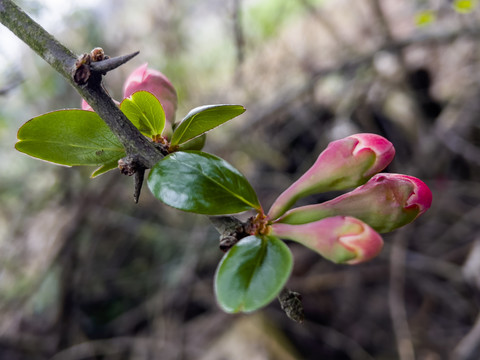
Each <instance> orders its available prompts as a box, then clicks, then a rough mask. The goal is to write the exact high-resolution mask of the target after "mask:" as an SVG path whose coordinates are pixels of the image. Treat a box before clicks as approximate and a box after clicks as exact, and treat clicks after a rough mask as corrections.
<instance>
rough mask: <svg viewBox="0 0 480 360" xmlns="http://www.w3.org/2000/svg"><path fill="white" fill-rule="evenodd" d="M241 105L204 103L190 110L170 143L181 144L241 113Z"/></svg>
mask: <svg viewBox="0 0 480 360" xmlns="http://www.w3.org/2000/svg"><path fill="white" fill-rule="evenodd" d="M244 112H245V108H244V107H243V106H241V105H205V106H200V107H197V108H195V109H193V110H191V111H190V112H189V113H188V114H187V116H185V118H184V119H183V120H182V121H181V122H180V124H179V125H178V126H177V128H176V129H175V131H174V132H173V136H172V141H171V143H172V145H178V144H182V143H184V142H186V141H188V140H191V139H193V138H195V137H197V136H199V135H202V134H203V133H205V132H207V131H209V130H212V129H213V128H216V127H217V126H219V125H221V124H223V123H225V122H227V121H228V120H231V119H233V118H234V117H236V116H238V115H240V114H243V113H244Z"/></svg>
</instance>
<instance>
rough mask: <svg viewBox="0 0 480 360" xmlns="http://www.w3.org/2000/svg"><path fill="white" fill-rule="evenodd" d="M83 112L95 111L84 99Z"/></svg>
mask: <svg viewBox="0 0 480 360" xmlns="http://www.w3.org/2000/svg"><path fill="white" fill-rule="evenodd" d="M82 110H87V111H93V109H92V107H91V106H90V105H88V103H87V102H86V101H85V100H84V99H82Z"/></svg>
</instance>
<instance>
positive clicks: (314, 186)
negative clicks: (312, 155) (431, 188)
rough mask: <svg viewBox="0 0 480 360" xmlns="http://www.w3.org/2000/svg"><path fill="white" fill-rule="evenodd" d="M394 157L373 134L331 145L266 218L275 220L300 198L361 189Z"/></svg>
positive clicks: (385, 142) (385, 143)
mask: <svg viewBox="0 0 480 360" xmlns="http://www.w3.org/2000/svg"><path fill="white" fill-rule="evenodd" d="M394 156H395V149H394V147H393V145H392V143H391V142H390V141H388V140H387V139H385V138H384V137H382V136H379V135H375V134H356V135H352V136H349V137H346V138H344V139H340V140H337V141H333V142H331V143H330V144H329V145H328V147H327V148H326V149H325V150H324V151H323V152H322V153H321V154H320V155H319V156H318V158H317V161H315V163H314V164H313V166H312V167H311V168H310V169H308V170H307V172H306V173H305V174H303V175H302V176H301V177H300V179H298V180H297V181H296V182H294V183H293V184H292V185H291V186H290V187H289V188H288V189H287V190H285V191H284V192H283V193H282V194H281V195H280V196H279V197H278V198H277V200H275V202H274V204H273V205H272V207H271V208H270V211H269V212H268V216H269V218H270V219H271V220H275V219H277V218H278V217H280V216H281V215H283V214H284V213H285V212H286V211H287V210H288V209H289V208H290V207H291V206H292V205H293V204H295V202H296V201H297V200H298V199H300V198H302V197H305V196H308V195H311V194H315V193H320V192H325V191H331V190H344V189H348V188H352V187H355V186H358V185H361V184H363V183H365V182H366V181H367V180H368V179H369V178H370V177H371V176H372V175H374V174H376V173H377V172H379V171H381V170H383V169H384V168H385V167H386V166H387V165H388V164H389V163H390V162H391V161H392V159H393V157H394Z"/></svg>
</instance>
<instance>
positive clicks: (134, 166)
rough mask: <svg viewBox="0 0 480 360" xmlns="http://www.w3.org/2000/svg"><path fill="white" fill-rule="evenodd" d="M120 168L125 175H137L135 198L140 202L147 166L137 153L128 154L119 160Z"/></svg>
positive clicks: (136, 201)
mask: <svg viewBox="0 0 480 360" xmlns="http://www.w3.org/2000/svg"><path fill="white" fill-rule="evenodd" d="M118 168H119V169H120V172H121V173H122V174H123V175H128V176H132V175H135V178H134V179H135V190H134V193H133V200H135V203H138V199H139V198H140V192H141V191H142V185H143V180H144V178H145V170H146V168H145V166H143V165H142V163H141V162H140V160H139V157H138V156H136V155H127V156H125V157H124V158H123V159H120V160H118Z"/></svg>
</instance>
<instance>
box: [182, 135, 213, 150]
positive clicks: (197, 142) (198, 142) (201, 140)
mask: <svg viewBox="0 0 480 360" xmlns="http://www.w3.org/2000/svg"><path fill="white" fill-rule="evenodd" d="M206 141H207V134H202V135H200V136H197V137H196V138H195V139H192V140H189V141H187V142H186V143H183V144H180V145H179V146H178V150H180V151H185V150H202V149H203V147H204V145H205V142H206Z"/></svg>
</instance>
